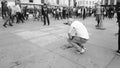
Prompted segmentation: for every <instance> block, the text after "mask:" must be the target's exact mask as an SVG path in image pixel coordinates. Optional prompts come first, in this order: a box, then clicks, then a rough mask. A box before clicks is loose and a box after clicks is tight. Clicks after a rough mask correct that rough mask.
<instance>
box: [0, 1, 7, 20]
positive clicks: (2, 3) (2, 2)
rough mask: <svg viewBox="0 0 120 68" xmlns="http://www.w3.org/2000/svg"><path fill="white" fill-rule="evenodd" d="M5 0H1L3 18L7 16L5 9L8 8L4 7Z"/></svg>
mask: <svg viewBox="0 0 120 68" xmlns="http://www.w3.org/2000/svg"><path fill="white" fill-rule="evenodd" d="M5 2H6V1H5V0H2V1H1V9H2V18H3V19H4V18H5V12H4V11H5V10H6V9H4V6H5Z"/></svg>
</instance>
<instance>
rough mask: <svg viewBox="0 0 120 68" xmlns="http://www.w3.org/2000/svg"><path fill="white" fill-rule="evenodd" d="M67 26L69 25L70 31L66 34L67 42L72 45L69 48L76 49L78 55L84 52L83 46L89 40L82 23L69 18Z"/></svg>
mask: <svg viewBox="0 0 120 68" xmlns="http://www.w3.org/2000/svg"><path fill="white" fill-rule="evenodd" d="M68 22H69V23H68V25H70V29H69V32H68V37H69V38H68V42H69V43H70V44H72V46H68V47H67V48H69V47H74V46H75V47H77V51H78V52H80V53H84V52H85V49H86V48H85V47H84V46H83V44H85V43H86V42H87V41H88V39H89V34H88V31H87V29H86V27H85V26H84V25H83V24H82V22H80V21H77V20H74V19H72V18H69V20H68Z"/></svg>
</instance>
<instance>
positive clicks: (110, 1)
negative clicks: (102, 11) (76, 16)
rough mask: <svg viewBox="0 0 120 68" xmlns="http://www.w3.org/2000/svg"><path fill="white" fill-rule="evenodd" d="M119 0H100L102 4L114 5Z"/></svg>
mask: <svg viewBox="0 0 120 68" xmlns="http://www.w3.org/2000/svg"><path fill="white" fill-rule="evenodd" d="M117 1H119V0H102V4H103V5H116V3H117Z"/></svg>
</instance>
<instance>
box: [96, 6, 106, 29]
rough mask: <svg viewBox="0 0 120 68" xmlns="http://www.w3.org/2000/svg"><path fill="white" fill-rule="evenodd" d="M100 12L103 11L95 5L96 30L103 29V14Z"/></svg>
mask: <svg viewBox="0 0 120 68" xmlns="http://www.w3.org/2000/svg"><path fill="white" fill-rule="evenodd" d="M102 12H103V9H102V7H101V5H100V4H97V5H96V21H97V25H96V28H97V29H101V30H104V29H105V28H103V22H102V19H103V13H102Z"/></svg>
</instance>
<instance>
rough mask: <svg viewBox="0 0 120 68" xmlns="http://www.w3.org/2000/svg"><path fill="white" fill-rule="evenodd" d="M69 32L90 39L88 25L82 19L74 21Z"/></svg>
mask: <svg viewBox="0 0 120 68" xmlns="http://www.w3.org/2000/svg"><path fill="white" fill-rule="evenodd" d="M69 33H70V34H71V35H72V36H77V37H81V38H85V39H89V34H88V31H87V29H86V27H85V26H84V25H83V24H82V23H81V22H80V21H74V22H73V23H72V24H71V26H70V30H69Z"/></svg>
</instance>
